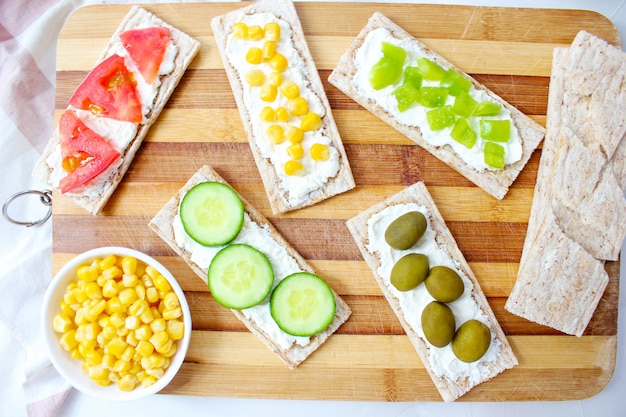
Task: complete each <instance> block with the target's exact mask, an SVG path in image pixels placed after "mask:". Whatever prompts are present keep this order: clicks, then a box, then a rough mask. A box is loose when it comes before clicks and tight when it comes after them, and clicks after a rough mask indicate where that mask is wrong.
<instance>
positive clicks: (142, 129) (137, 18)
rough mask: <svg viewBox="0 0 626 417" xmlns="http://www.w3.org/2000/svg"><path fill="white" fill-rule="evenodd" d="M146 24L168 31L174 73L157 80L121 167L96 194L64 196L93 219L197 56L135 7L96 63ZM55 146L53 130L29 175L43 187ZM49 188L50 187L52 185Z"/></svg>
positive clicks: (191, 45)
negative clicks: (125, 35) (123, 36)
mask: <svg viewBox="0 0 626 417" xmlns="http://www.w3.org/2000/svg"><path fill="white" fill-rule="evenodd" d="M146 21H148V22H150V24H153V25H155V26H163V27H167V28H169V30H170V37H171V39H172V42H173V43H174V45H176V46H177V47H178V53H177V54H176V56H175V58H174V70H173V71H172V72H171V73H169V74H166V75H163V76H161V77H160V80H161V85H160V86H159V89H158V92H157V96H156V97H155V99H154V103H153V107H152V110H151V112H150V113H149V114H147V115H146V116H145V117H144V121H143V122H142V123H141V124H140V125H139V126H138V128H137V133H136V135H135V137H134V138H133V140H132V141H131V142H130V144H129V145H128V147H127V148H126V149H125V150H124V151H123V153H122V156H121V158H122V163H121V165H120V166H119V168H118V169H117V170H116V171H115V172H114V173H112V174H111V176H110V177H109V179H108V180H107V181H106V183H105V184H104V186H103V187H102V189H101V190H99V192H98V193H91V194H88V193H80V192H78V193H71V194H67V195H66V196H65V197H66V198H69V199H71V200H72V201H73V202H74V203H76V204H77V205H78V206H81V207H83V208H84V209H85V210H87V211H88V212H89V213H91V214H93V215H97V214H99V213H100V212H101V211H102V209H103V208H104V206H105V204H106V203H107V201H108V200H109V198H110V197H111V195H112V194H113V192H114V191H115V189H116V188H117V185H118V184H119V183H120V181H121V180H122V178H123V177H124V174H125V173H126V171H127V170H128V168H129V167H130V164H131V163H132V161H133V158H134V156H135V154H136V153H137V151H138V150H139V147H140V146H141V143H142V142H143V139H144V138H145V136H146V134H147V133H148V130H150V127H151V126H152V125H153V124H154V122H155V121H156V120H157V118H158V117H159V114H160V113H161V110H163V107H164V106H165V103H166V102H167V100H168V99H169V97H170V96H171V94H172V93H173V91H174V89H175V88H176V86H177V85H178V83H179V81H180V80H181V78H182V76H183V74H184V73H185V70H186V69H187V67H188V66H189V64H190V63H191V61H192V60H193V58H194V57H195V56H196V54H197V52H198V51H199V50H200V43H199V42H198V41H197V40H195V39H193V38H191V37H190V36H188V35H187V34H186V33H184V32H182V31H180V30H179V29H177V28H175V27H173V26H171V25H169V24H168V23H166V22H164V21H163V20H161V19H160V18H159V17H157V16H155V15H154V14H152V13H150V12H148V11H147V10H145V9H143V8H141V7H138V6H132V7H131V9H130V11H129V12H128V14H127V15H126V16H125V17H124V19H123V20H122V22H121V23H120V25H119V26H118V28H117V29H116V31H115V32H114V33H113V35H112V36H111V38H110V40H109V42H108V43H107V45H106V47H105V48H104V49H103V52H102V54H101V56H100V57H99V58H98V61H97V62H101V61H103V60H104V59H105V58H107V57H109V56H110V55H111V53H112V45H113V43H114V42H115V40H116V38H117V37H118V35H119V34H120V33H122V32H124V31H126V30H129V29H133V28H136V27H140V26H141V25H144V24H145V22H146ZM58 143H59V129H58V127H57V128H56V129H55V131H54V132H53V134H52V137H51V138H50V141H49V142H48V145H47V146H46V148H45V150H44V152H43V154H42V156H41V158H40V159H39V161H38V162H37V165H36V166H35V169H34V171H33V173H34V175H35V176H37V177H40V178H42V179H43V180H44V181H45V182H46V183H49V182H50V180H49V178H50V174H51V173H52V167H50V166H48V164H47V163H46V159H47V158H48V156H50V154H51V153H53V152H54V150H55V148H56V147H57V145H58ZM49 185H50V186H53V184H49ZM90 195H91V196H90Z"/></svg>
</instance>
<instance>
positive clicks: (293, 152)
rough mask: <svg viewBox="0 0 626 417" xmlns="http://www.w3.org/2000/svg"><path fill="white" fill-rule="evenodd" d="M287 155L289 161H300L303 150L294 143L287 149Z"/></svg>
mask: <svg viewBox="0 0 626 417" xmlns="http://www.w3.org/2000/svg"><path fill="white" fill-rule="evenodd" d="M287 154H288V155H289V157H290V158H291V159H300V158H302V156H303V155H304V148H303V147H302V145H301V144H299V143H294V144H292V145H289V146H288V147H287Z"/></svg>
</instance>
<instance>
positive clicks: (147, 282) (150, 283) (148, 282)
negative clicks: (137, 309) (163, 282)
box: [137, 273, 154, 288]
mask: <svg viewBox="0 0 626 417" xmlns="http://www.w3.org/2000/svg"><path fill="white" fill-rule="evenodd" d="M137 276H140V277H141V282H143V286H144V287H146V288H150V287H154V280H153V279H152V277H151V276H150V275H148V274H147V273H145V274H142V275H139V274H137Z"/></svg>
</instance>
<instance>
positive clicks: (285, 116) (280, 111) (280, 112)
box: [276, 107, 289, 122]
mask: <svg viewBox="0 0 626 417" xmlns="http://www.w3.org/2000/svg"><path fill="white" fill-rule="evenodd" d="M276 120H278V121H279V122H286V121H288V120H289V112H288V111H287V109H286V108H284V107H279V108H277V109H276Z"/></svg>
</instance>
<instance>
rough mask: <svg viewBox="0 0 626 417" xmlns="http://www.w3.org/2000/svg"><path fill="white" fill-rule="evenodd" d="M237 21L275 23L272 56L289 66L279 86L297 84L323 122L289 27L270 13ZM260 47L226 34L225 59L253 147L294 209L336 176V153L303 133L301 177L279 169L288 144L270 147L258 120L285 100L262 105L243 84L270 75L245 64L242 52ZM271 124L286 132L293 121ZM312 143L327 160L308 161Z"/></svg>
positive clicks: (322, 138) (325, 140)
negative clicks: (252, 74)
mask: <svg viewBox="0 0 626 417" xmlns="http://www.w3.org/2000/svg"><path fill="white" fill-rule="evenodd" d="M238 21H239V22H243V23H245V24H247V25H248V26H253V25H258V26H261V27H264V26H265V24H266V23H268V22H277V23H278V24H279V25H280V30H281V36H280V40H279V41H278V42H277V45H276V52H278V53H280V54H282V55H283V56H285V58H287V61H288V63H289V65H288V66H287V69H285V70H284V71H283V72H282V76H283V83H285V82H287V81H291V82H293V83H295V84H297V85H298V86H299V87H300V96H301V97H303V98H305V99H306V100H307V102H308V105H309V111H310V112H315V113H317V114H318V115H319V116H320V117H321V118H323V117H324V115H325V110H324V106H323V105H322V101H321V100H320V98H319V97H318V96H317V95H316V94H315V93H314V92H313V90H312V89H311V88H310V83H309V82H308V81H307V77H308V76H309V74H308V70H307V67H306V66H305V61H304V59H303V57H302V56H300V54H299V53H298V50H297V49H296V48H295V47H294V43H293V42H294V40H293V31H292V29H291V26H290V25H289V23H288V22H286V21H284V20H282V19H279V18H277V17H276V16H275V15H273V14H272V13H255V14H253V15H247V14H245V13H243V12H242V13H241V16H240V17H239V19H238ZM263 43H264V40H263V39H261V40H258V41H254V40H250V39H238V38H236V37H235V36H233V35H232V34H230V35H229V36H228V41H227V45H226V55H227V57H228V60H229V61H230V63H231V64H232V66H233V67H234V68H235V70H236V71H237V73H238V75H239V79H240V80H241V86H242V89H243V92H242V93H243V101H244V103H245V106H246V108H247V112H248V114H249V116H250V123H251V127H252V133H253V136H254V138H255V143H256V146H257V147H258V148H259V150H260V152H261V154H262V156H263V157H264V158H266V159H268V160H269V161H270V162H271V164H272V166H273V167H274V170H275V172H276V175H277V176H278V178H279V181H280V184H281V188H282V189H284V190H285V191H286V192H287V195H288V199H289V203H290V205H295V204H299V203H303V202H306V201H307V199H308V198H309V197H308V196H309V195H310V194H311V192H313V191H315V190H317V189H319V188H321V187H322V186H323V185H324V184H325V183H326V182H328V180H329V179H330V178H333V177H334V176H335V175H337V173H338V172H339V152H338V151H337V149H336V148H335V147H334V146H333V145H332V141H331V140H330V138H329V137H328V136H326V135H324V132H323V131H322V130H320V129H318V130H315V131H310V132H305V134H304V139H303V141H302V143H301V145H302V147H303V148H304V149H305V155H304V156H303V157H302V158H301V159H300V160H299V162H301V163H302V164H303V166H304V167H303V173H302V174H301V175H287V174H285V172H284V169H283V166H284V164H285V162H287V161H288V160H289V159H290V157H289V155H288V153H287V151H286V149H287V147H288V146H289V145H290V142H289V141H288V140H285V141H283V142H281V143H279V144H272V143H271V142H270V141H269V140H268V139H267V138H266V135H265V131H266V129H267V127H268V126H269V124H268V123H266V122H263V121H262V120H261V118H260V113H261V110H262V109H263V108H264V107H265V106H268V105H269V106H271V107H272V108H274V109H276V108H278V107H285V108H287V99H286V98H285V97H284V96H282V95H281V94H278V95H277V98H276V100H275V101H274V102H272V103H268V102H265V101H263V100H262V99H261V98H260V97H259V88H260V87H251V86H249V85H248V83H247V82H245V78H246V77H245V75H246V73H248V71H250V70H252V69H257V70H258V69H260V70H262V71H263V72H264V73H265V77H266V79H267V77H268V76H269V74H270V71H271V68H270V67H269V65H267V64H260V65H253V64H250V63H248V62H247V61H246V52H247V51H248V50H249V49H250V48H251V47H259V48H262V46H263ZM291 119H294V116H291ZM273 123H274V124H278V125H281V127H283V128H286V127H287V125H288V124H289V123H293V120H290V121H288V122H284V123H282V122H273ZM314 143H321V144H325V145H328V149H329V151H330V157H329V158H328V159H327V160H325V161H314V160H313V159H312V158H311V157H310V155H309V152H308V150H309V149H310V147H311V145H312V144H314Z"/></svg>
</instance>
